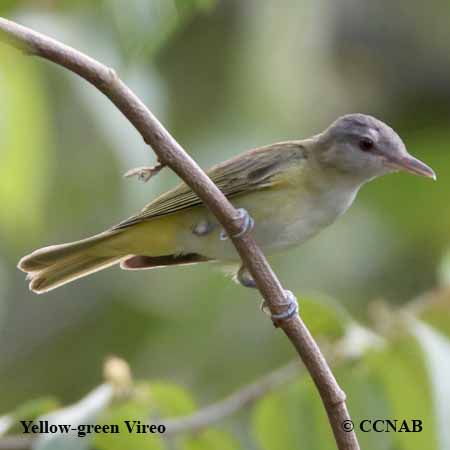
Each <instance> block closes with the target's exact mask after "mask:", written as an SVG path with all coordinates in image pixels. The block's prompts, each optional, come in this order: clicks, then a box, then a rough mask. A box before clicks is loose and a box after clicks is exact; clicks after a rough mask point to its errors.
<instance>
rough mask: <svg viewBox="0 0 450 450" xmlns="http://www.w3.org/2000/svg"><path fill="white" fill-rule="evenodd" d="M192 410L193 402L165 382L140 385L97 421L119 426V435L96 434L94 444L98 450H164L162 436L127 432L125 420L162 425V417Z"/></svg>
mask: <svg viewBox="0 0 450 450" xmlns="http://www.w3.org/2000/svg"><path fill="white" fill-rule="evenodd" d="M194 410H195V403H194V401H193V399H192V397H191V395H190V394H189V393H188V392H186V391H185V390H184V389H183V388H181V387H179V386H177V385H174V384H172V383H165V382H157V383H148V382H140V383H137V384H136V388H135V392H134V395H133V397H132V399H130V400H128V401H126V402H122V403H116V404H114V405H112V406H111V407H110V408H109V409H108V410H107V411H106V412H105V413H104V414H103V415H102V417H101V418H100V419H99V423H110V424H119V426H120V433H119V434H98V435H96V436H95V438H94V443H95V445H96V446H97V447H98V448H99V449H100V450H123V449H125V448H126V449H127V450H160V449H163V448H165V447H164V443H163V440H162V436H163V435H160V434H157V433H155V434H149V433H146V434H143V433H142V434H141V433H136V432H131V433H130V432H129V431H128V428H127V426H126V424H125V421H130V422H133V421H141V424H148V423H152V424H155V425H160V424H162V425H164V418H165V417H170V418H172V417H176V416H179V415H186V414H190V413H191V412H193V411H194ZM156 418H157V419H156Z"/></svg>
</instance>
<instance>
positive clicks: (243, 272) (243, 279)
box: [236, 265, 256, 289]
mask: <svg viewBox="0 0 450 450" xmlns="http://www.w3.org/2000/svg"><path fill="white" fill-rule="evenodd" d="M236 280H237V281H238V282H239V283H240V284H241V285H242V286H245V287H247V288H252V289H256V283H255V280H254V279H253V277H252V276H251V275H250V272H249V271H248V270H247V268H246V267H245V266H244V265H242V266H241V267H240V268H239V270H238V272H237V274H236Z"/></svg>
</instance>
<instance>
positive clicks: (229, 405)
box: [162, 361, 301, 437]
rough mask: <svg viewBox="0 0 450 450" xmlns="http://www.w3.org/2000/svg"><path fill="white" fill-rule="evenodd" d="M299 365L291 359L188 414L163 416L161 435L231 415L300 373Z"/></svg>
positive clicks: (201, 426) (167, 434)
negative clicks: (168, 417)
mask: <svg viewBox="0 0 450 450" xmlns="http://www.w3.org/2000/svg"><path fill="white" fill-rule="evenodd" d="M300 368H301V367H300V366H299V364H298V361H293V362H291V363H290V364H287V365H286V366H284V367H281V368H280V369H277V370H274V371H273V372H271V373H269V374H267V375H265V376H264V377H262V378H260V379H259V380H256V381H254V382H253V383H251V384H249V385H247V386H245V387H243V388H241V389H239V390H238V391H236V392H234V393H233V394H231V395H229V396H228V397H226V398H224V399H223V400H220V401H219V402H217V403H213V404H212V405H209V406H206V407H204V408H202V409H200V410H198V411H196V412H195V413H193V414H191V415H189V416H185V417H177V418H175V419H169V420H165V421H164V419H163V420H162V421H163V422H164V425H165V427H166V432H165V433H164V437H166V436H167V437H170V436H173V435H176V434H179V433H183V432H186V431H189V432H190V433H193V432H196V431H200V430H202V429H204V428H206V427H208V426H210V425H212V424H213V423H216V422H218V421H220V420H222V419H224V418H225V417H228V416H231V415H232V414H234V413H235V412H237V411H239V410H240V409H242V408H244V407H246V406H249V405H251V404H252V403H254V402H255V401H256V400H258V399H259V398H261V397H262V396H264V395H266V394H267V393H268V392H270V391H273V390H274V389H277V388H278V387H280V386H282V385H283V384H285V383H286V382H288V381H290V380H292V379H293V378H294V377H295V376H296V375H298V374H299V372H300Z"/></svg>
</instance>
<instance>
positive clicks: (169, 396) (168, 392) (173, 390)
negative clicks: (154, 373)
mask: <svg viewBox="0 0 450 450" xmlns="http://www.w3.org/2000/svg"><path fill="white" fill-rule="evenodd" d="M150 393H151V397H152V399H153V403H152V413H154V414H157V415H158V416H159V417H170V418H172V417H176V416H184V415H187V414H190V413H192V412H194V411H195V408H196V405H195V402H194V400H193V398H192V396H191V394H190V393H189V392H187V391H186V390H184V389H183V388H181V387H180V386H177V385H175V384H171V383H166V382H158V383H152V384H151V385H150Z"/></svg>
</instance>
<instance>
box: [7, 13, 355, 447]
mask: <svg viewBox="0 0 450 450" xmlns="http://www.w3.org/2000/svg"><path fill="white" fill-rule="evenodd" d="M0 39H2V40H4V41H7V42H8V43H10V44H12V45H14V46H16V47H18V48H19V49H22V50H23V51H25V52H26V53H28V54H31V55H35V56H39V57H41V58H45V59H47V60H49V61H52V62H54V63H56V64H58V65H60V66H63V67H65V68H67V69H69V70H71V71H72V72H75V73H76V74H78V75H80V76H81V77H82V78H84V79H85V80H87V81H88V82H89V83H91V84H92V85H94V86H95V87H96V88H97V89H99V90H100V91H101V92H103V93H104V94H105V95H106V96H107V97H108V98H109V99H110V100H111V101H112V102H113V103H114V104H115V105H116V107H117V108H118V109H119V110H120V111H121V112H122V113H123V114H124V115H125V117H126V118H127V119H128V120H129V121H130V122H131V123H132V124H133V126H134V127H135V128H136V129H137V130H138V131H139V133H140V134H141V136H142V137H143V139H144V141H145V142H146V143H147V144H149V145H150V146H152V148H153V150H154V151H155V153H156V154H157V156H158V160H159V161H160V162H161V164H163V165H167V166H169V167H171V168H172V169H173V170H174V171H175V172H176V173H177V174H178V175H179V176H180V178H182V179H183V180H184V181H185V182H186V183H187V184H188V185H189V186H190V187H191V188H192V190H193V191H194V192H195V193H196V194H197V195H198V196H199V197H200V199H201V200H202V201H203V202H204V203H205V205H206V206H207V207H208V208H209V209H210V210H211V212H212V213H213V214H214V215H215V216H216V217H217V219H218V220H219V222H220V223H221V224H222V225H223V227H224V228H225V230H226V231H227V233H228V235H229V236H233V235H235V234H237V233H238V232H239V230H240V225H241V221H242V219H241V217H240V216H239V214H238V213H237V211H236V209H235V208H234V207H233V206H232V205H231V203H230V202H229V201H228V200H227V198H226V197H225V196H224V195H223V194H222V192H221V191H220V190H219V188H218V187H217V186H216V185H215V184H214V183H213V182H212V181H211V180H210V179H209V178H208V177H207V175H206V174H205V173H204V172H203V171H202V170H201V169H200V167H199V166H198V165H197V164H196V163H195V161H194V160H193V159H192V158H191V157H190V156H189V155H188V154H187V153H186V152H185V151H184V150H183V148H182V147H181V146H180V145H179V144H178V142H177V141H176V140H175V139H174V138H173V137H172V136H171V135H170V134H169V132H168V131H167V130H166V129H165V128H164V127H163V126H162V124H161V123H160V122H159V121H158V119H157V118H156V117H155V116H154V115H153V114H152V113H151V112H150V111H149V109H148V108H147V107H146V106H145V105H144V104H143V102H142V101H141V100H140V99H139V98H138V97H137V96H136V95H135V94H134V93H133V92H132V91H131V90H130V89H129V88H128V87H127V86H126V85H125V84H124V83H123V82H122V81H121V80H120V79H119V78H118V76H117V75H116V73H115V72H114V70H112V69H111V68H109V67H107V66H105V65H103V64H101V63H99V62H98V61H96V60H94V59H92V58H90V57H89V56H87V55H84V54H83V53H80V52H79V51H77V50H75V49H73V48H71V47H68V46H66V45H64V44H62V43H60V42H58V41H56V40H54V39H51V38H49V37H47V36H44V35H43V34H40V33H37V32H35V31H32V30H30V29H29V28H26V27H24V26H21V25H18V24H17V23H14V22H11V21H9V20H6V19H3V18H0ZM232 241H233V243H234V245H235V247H236V249H237V251H238V253H239V255H240V257H241V259H242V261H243V263H244V265H245V266H246V267H247V269H248V270H249V272H250V274H251V275H252V277H253V279H254V280H255V282H256V285H257V287H258V289H259V291H260V292H261V294H262V296H263V297H264V299H265V301H266V302H267V305H268V307H269V309H270V311H271V312H272V314H280V313H282V312H284V308H285V303H286V301H285V295H284V290H283V288H282V286H281V284H280V282H279V281H278V279H277V277H276V276H275V274H274V273H273V271H272V269H271V267H270V266H269V264H268V263H267V261H266V259H265V257H264V255H263V254H262V252H261V250H260V249H259V248H258V246H257V245H256V243H255V240H254V239H253V237H252V236H251V235H250V234H245V235H243V236H241V237H238V238H232ZM278 325H279V326H280V327H281V328H282V329H283V331H284V332H285V334H286V335H287V336H288V337H289V339H290V341H291V342H292V344H293V345H294V347H295V348H296V350H297V352H298V353H299V355H300V357H301V358H302V360H303V362H304V364H305V366H306V368H307V369H308V371H309V372H310V374H311V377H312V378H313V380H314V382H315V384H316V386H317V388H318V390H319V393H320V396H321V397H322V401H323V403H324V406H325V408H326V411H327V414H328V418H329V421H330V424H331V427H332V429H333V433H334V436H335V439H336V443H337V447H338V448H339V449H340V450H355V449H359V445H358V442H357V439H356V435H355V433H354V432H351V433H347V432H344V431H343V429H342V423H343V422H344V421H345V420H350V416H349V413H348V410H347V406H346V403H345V400H346V398H345V394H344V392H343V391H342V390H341V388H340V387H339V385H338V384H337V382H336V380H335V378H334V375H333V374H332V372H331V370H330V368H329V367H328V365H327V363H326V361H325V358H324V357H323V355H322V353H321V352H320V350H319V347H318V346H317V344H316V342H315V341H314V339H313V338H312V336H311V334H310V333H309V331H308V329H307V328H306V326H305V324H304V323H303V321H302V320H301V319H300V318H299V317H298V316H294V317H292V318H291V319H289V320H285V321H281V322H280V323H279V324H278Z"/></svg>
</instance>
